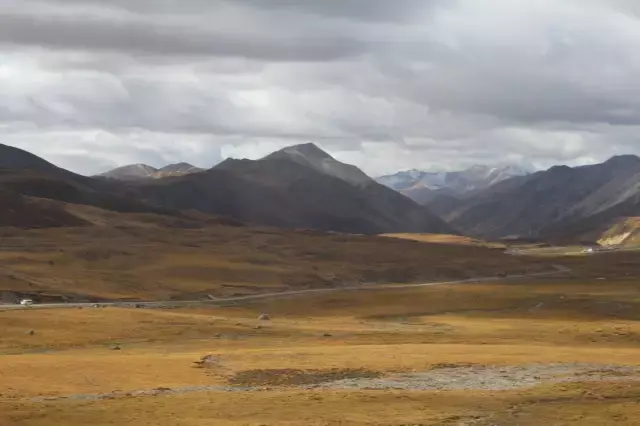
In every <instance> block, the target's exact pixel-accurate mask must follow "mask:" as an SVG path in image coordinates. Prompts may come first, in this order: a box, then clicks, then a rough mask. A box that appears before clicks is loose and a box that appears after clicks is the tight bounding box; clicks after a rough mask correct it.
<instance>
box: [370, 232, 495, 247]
mask: <svg viewBox="0 0 640 426" xmlns="http://www.w3.org/2000/svg"><path fill="white" fill-rule="evenodd" d="M382 236H383V237H389V238H399V239H403V240H411V241H418V242H421V243H431V244H452V245H462V246H473V247H489V248H501V249H503V248H506V244H503V243H493V242H488V241H483V240H478V239H475V238H471V237H465V236H462V235H449V234H383V235H382Z"/></svg>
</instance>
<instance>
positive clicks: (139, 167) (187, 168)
mask: <svg viewBox="0 0 640 426" xmlns="http://www.w3.org/2000/svg"><path fill="white" fill-rule="evenodd" d="M202 171H204V169H201V168H198V167H195V166H192V165H191V164H188V163H177V164H169V165H168V166H165V167H162V168H160V169H156V168H155V167H151V166H148V165H146V164H131V165H128V166H123V167H118V168H117V169H113V170H110V171H108V172H106V173H102V174H100V175H98V177H102V178H108V179H115V180H123V181H137V180H144V179H161V178H165V177H170V176H183V175H187V174H191V173H198V172H202Z"/></svg>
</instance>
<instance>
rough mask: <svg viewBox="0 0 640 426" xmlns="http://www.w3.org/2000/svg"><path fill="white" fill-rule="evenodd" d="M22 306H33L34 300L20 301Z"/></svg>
mask: <svg viewBox="0 0 640 426" xmlns="http://www.w3.org/2000/svg"><path fill="white" fill-rule="evenodd" d="M20 305H22V306H31V305H33V300H31V299H22V300H21V301H20Z"/></svg>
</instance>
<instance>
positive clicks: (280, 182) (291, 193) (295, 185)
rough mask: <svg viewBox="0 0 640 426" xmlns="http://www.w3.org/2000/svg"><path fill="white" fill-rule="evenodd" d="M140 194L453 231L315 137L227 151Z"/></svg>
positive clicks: (394, 228) (334, 220)
mask: <svg viewBox="0 0 640 426" xmlns="http://www.w3.org/2000/svg"><path fill="white" fill-rule="evenodd" d="M137 191H138V194H139V196H140V197H141V198H142V199H144V200H146V201H148V202H150V203H154V204H162V205H163V206H166V207H170V208H174V209H178V210H189V209H194V210H200V211H204V212H208V213H213V214H217V215H223V216H228V217H233V218H237V219H240V220H243V221H246V222H251V223H258V224H266V225H273V226H279V227H286V228H312V229H319V230H326V231H337V232H348V233H362V234H375V233H385V232H433V233H454V232H455V230H454V229H453V228H451V227H450V226H449V225H447V224H446V223H445V222H444V221H443V220H442V219H440V218H439V217H438V216H436V215H434V214H432V213H431V212H429V211H428V210H427V209H425V208H424V207H422V206H420V205H418V204H417V203H415V202H413V201H411V200H409V199H407V198H406V197H404V196H402V195H401V194H398V193H397V192H395V191H393V190H391V189H389V188H386V187H384V186H382V185H380V184H378V183H376V182H375V181H374V180H373V179H371V178H369V177H368V176H367V175H366V174H365V173H363V172H362V171H361V170H359V169H358V168H356V167H354V166H351V165H348V164H344V163H341V162H339V161H337V160H335V159H334V158H333V157H331V156H330V155H329V154H327V153H326V152H324V151H322V150H321V149H320V148H318V147H317V146H315V145H313V144H303V145H296V146H293V147H288V148H285V149H283V150H280V151H277V152H275V153H273V154H271V155H268V156H266V157H265V158H263V159H260V160H255V161H254V160H234V159H228V160H226V161H224V162H222V163H221V164H219V165H218V166H216V167H214V168H213V169H211V170H208V171H206V172H204V173H197V174H193V175H187V176H183V177H182V178H180V179H171V180H170V181H163V180H159V181H154V182H148V183H145V184H141V185H139V186H138V187H137Z"/></svg>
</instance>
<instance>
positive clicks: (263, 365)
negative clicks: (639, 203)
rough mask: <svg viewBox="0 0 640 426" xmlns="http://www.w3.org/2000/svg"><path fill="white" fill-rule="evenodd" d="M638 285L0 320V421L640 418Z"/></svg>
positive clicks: (530, 285)
mask: <svg viewBox="0 0 640 426" xmlns="http://www.w3.org/2000/svg"><path fill="white" fill-rule="evenodd" d="M639 289H640V286H639V285H638V284H636V283H635V282H634V281H631V280H622V279H621V280H614V281H609V282H608V281H602V280H596V279H593V280H579V279H568V280H565V281H558V279H554V280H552V279H547V280H544V281H529V282H525V281H512V282H505V283H502V284H469V285H455V286H440V287H425V288H413V289H402V290H394V291H363V292H344V293H331V294H324V295H314V296H311V295H307V296H298V297H291V298H287V299H274V300H270V301H261V302H260V303H253V304H251V305H245V306H237V307H227V308H211V309H203V308H198V309H195V308H194V309H181V310H147V309H115V308H104V309H102V308H96V309H70V310H55V311H53V310H52V311H46V310H44V311H17V312H0V327H1V328H2V330H3V338H2V339H1V341H0V342H1V343H0V352H1V353H2V354H3V355H2V356H0V380H1V382H0V383H1V384H2V385H1V386H0V398H2V399H1V401H2V402H0V404H1V405H0V424H2V425H4V424H7V425H24V426H32V425H54V424H55V425H67V424H69V425H75V424H78V425H80V424H94V425H116V424H117V425H145V424H148V425H185V426H191V425H204V424H216V425H219V424H220V425H225V424H228V425H333V424H345V425H351V424H356V425H357V424H377V425H408V424H411V425H441V424H444V425H514V424H518V425H540V424H547V423H548V424H554V425H565V424H566V425H607V424H628V425H635V424H637V418H638V416H639V415H640V408H639V404H638V401H639V400H640V356H639V355H640V322H639V320H640V309H639V308H640V291H639ZM261 313H268V314H269V316H270V318H271V320H270V321H260V320H258V319H257V318H258V316H259V315H260V314H261ZM32 331H33V332H32Z"/></svg>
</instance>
